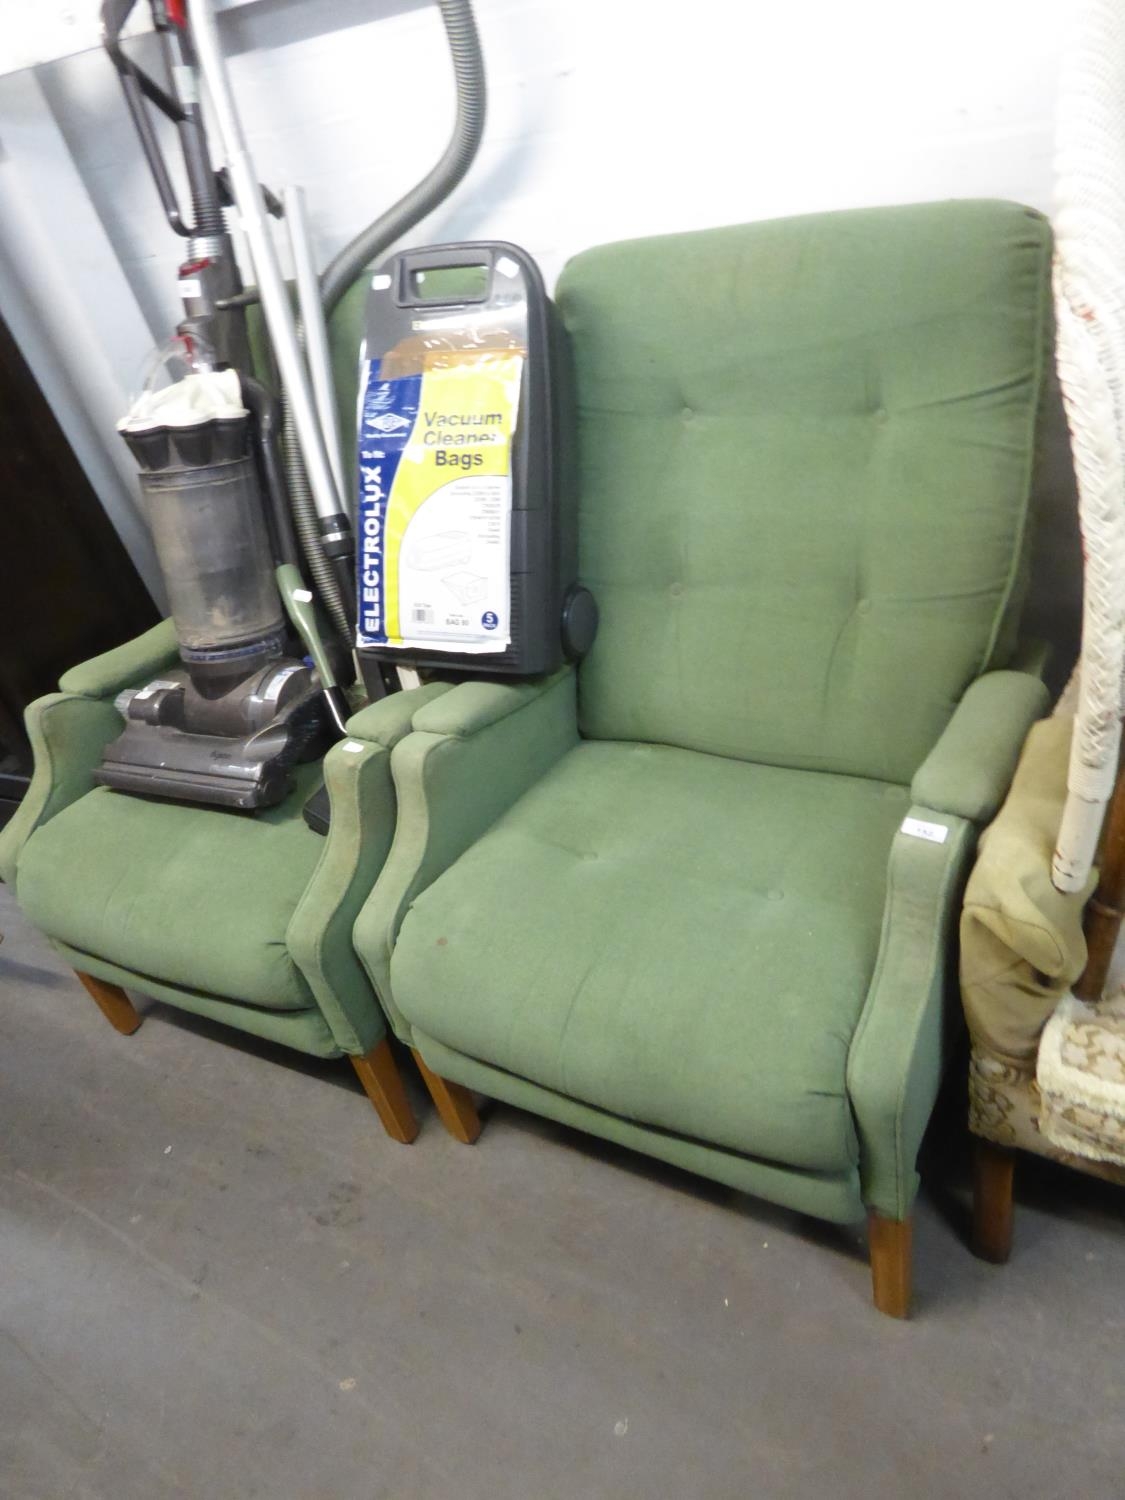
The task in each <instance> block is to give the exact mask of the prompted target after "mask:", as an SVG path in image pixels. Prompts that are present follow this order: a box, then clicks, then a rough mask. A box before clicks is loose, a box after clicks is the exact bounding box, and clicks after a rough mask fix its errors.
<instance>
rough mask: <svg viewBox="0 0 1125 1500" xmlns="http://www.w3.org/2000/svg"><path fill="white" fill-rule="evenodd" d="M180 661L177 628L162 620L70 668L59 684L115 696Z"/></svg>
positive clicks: (66, 690) (87, 693) (84, 694)
mask: <svg viewBox="0 0 1125 1500" xmlns="http://www.w3.org/2000/svg"><path fill="white" fill-rule="evenodd" d="M177 661H179V650H178V648H177V645H176V631H175V627H174V626H173V624H172V622H171V620H161V622H160V624H159V625H154V626H153V627H152V629H151V630H146V631H145V633H144V635H139V636H137V638H136V639H135V640H132V641H126V642H125V644H124V645H123V646H115V647H114V649H113V650H112V651H103V652H102V654H101V656H94V657H91V658H90V660H89V661H84V662H80V663H79V664H78V666H76V667H71V668H70V670H69V671H68V672H64V673H63V674H62V676H61V677H60V678H59V687H60V688H61V689H62V690H63V692H64V693H78V694H79V695H80V696H81V697H83V698H115V697H116V696H117V694H118V693H120V692H121V691H122V689H123V688H127V687H141V686H143V685H144V683H146V682H148V681H149V680H150V679H151V678H153V677H155V676H156V674H157V673H158V672H162V671H164V669H165V668H166V667H171V666H174V665H175V663H176V662H177Z"/></svg>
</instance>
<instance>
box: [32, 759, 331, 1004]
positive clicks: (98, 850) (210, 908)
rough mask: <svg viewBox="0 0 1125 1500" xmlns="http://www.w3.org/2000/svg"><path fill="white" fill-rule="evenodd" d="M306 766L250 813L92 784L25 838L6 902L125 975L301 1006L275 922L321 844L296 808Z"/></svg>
mask: <svg viewBox="0 0 1125 1500" xmlns="http://www.w3.org/2000/svg"><path fill="white" fill-rule="evenodd" d="M319 776H320V767H319V766H318V765H316V764H313V765H310V766H302V767H300V768H299V770H298V774H297V776H296V786H295V789H294V791H293V792H291V793H290V795H289V796H288V797H287V798H286V800H285V801H284V802H283V803H281V805H280V806H278V807H271V808H269V809H267V810H265V811H263V812H260V813H256V814H254V815H253V816H243V815H239V814H234V815H232V814H230V813H229V812H226V811H223V810H220V809H217V808H207V807H191V806H188V805H186V804H184V803H176V802H156V801H149V800H148V799H145V798H141V797H130V796H127V795H125V794H123V793H120V792H114V791H111V790H110V789H109V788H108V787H96V788H95V789H94V790H93V791H92V792H89V793H87V795H86V796H84V797H81V798H79V800H78V801H77V802H74V803H72V804H71V806H70V807H67V808H64V809H63V811H62V812H61V813H59V814H58V815H57V816H56V817H54V818H52V819H51V820H50V822H49V823H47V824H45V825H44V826H43V827H42V828H40V829H39V830H38V831H37V832H36V833H35V835H34V836H33V837H32V838H31V839H29V840H28V843H27V845H26V847H25V849H24V851H23V854H22V856H21V857H20V862H19V870H18V873H17V876H16V894H17V895H18V897H19V900H20V904H21V905H22V906H23V908H24V910H25V911H26V912H27V914H28V916H29V917H30V918H31V920H32V921H33V922H34V923H36V925H37V926H39V927H41V928H42V929H43V931H44V932H46V933H48V934H49V935H50V936H51V937H53V938H59V939H61V940H62V941H63V942H65V943H67V944H68V945H69V946H70V947H72V948H78V949H80V950H81V951H82V952H84V953H95V954H97V955H98V956H99V957H101V958H104V959H106V960H108V961H109V962H111V963H115V964H118V965H120V966H121V967H122V968H127V969H130V970H132V971H133V972H134V973H136V974H138V975H146V976H150V977H152V978H156V979H162V980H164V981H166V982H168V983H171V984H178V985H182V986H184V987H185V988H187V989H195V990H201V991H203V992H204V993H207V994H212V995H219V996H224V995H225V996H229V997H232V998H237V999H239V1000H242V1001H246V1002H249V1003H250V1004H253V1005H260V1006H265V1007H268V1008H269V1009H273V1010H305V1009H307V1008H308V1007H309V1006H311V1005H312V1004H313V1003H314V1002H313V997H312V993H311V991H310V990H309V987H308V985H307V984H306V983H305V981H304V979H303V978H302V976H301V974H300V972H299V970H298V969H297V967H296V965H295V964H294V962H293V960H292V957H291V956H290V954H289V951H288V949H287V947H286V944H285V929H286V927H287V926H288V924H289V919H290V917H291V916H292V914H293V911H294V909H295V908H296V906H297V903H298V901H299V900H300V899H301V897H302V895H303V894H304V891H305V888H306V886H307V885H308V883H309V880H310V878H311V876H312V872H313V869H314V868H315V866H316V863H317V861H318V859H319V858H320V855H321V851H322V849H323V841H322V840H321V839H320V837H319V836H318V835H317V834H315V833H314V832H313V831H312V829H310V828H309V827H308V826H307V825H306V823H305V822H304V820H303V818H302V817H301V808H302V805H303V803H304V801H305V798H306V797H307V796H308V795H309V793H310V792H311V790H312V788H313V787H314V786H315V785H316V782H317V781H318V780H319ZM140 987H141V988H143V985H141V986H140Z"/></svg>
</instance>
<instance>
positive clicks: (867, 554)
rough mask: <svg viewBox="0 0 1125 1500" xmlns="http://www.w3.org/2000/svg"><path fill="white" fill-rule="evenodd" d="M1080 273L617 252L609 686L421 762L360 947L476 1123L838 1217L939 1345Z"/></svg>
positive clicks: (537, 694) (1041, 700) (876, 233)
mask: <svg viewBox="0 0 1125 1500" xmlns="http://www.w3.org/2000/svg"><path fill="white" fill-rule="evenodd" d="M1050 254H1051V247H1050V235H1049V230H1048V226H1047V224H1046V223H1045V221H1044V220H1043V219H1042V218H1041V217H1040V216H1039V215H1037V214H1035V213H1033V212H1031V211H1030V210H1027V209H1024V208H1021V207H1018V206H1016V205H1012V204H1005V203H977V202H968V203H957V204H934V205H926V206H919V207H910V208H899V209H885V210H873V211H862V212H849V213H840V214H831V215H822V216H816V217H810V218H805V219H797V220H789V221H778V222H775V223H765V224H759V225H753V226H748V227H744V228H731V229H724V230H717V231H709V232H704V233H695V234H688V235H680V236H675V237H671V238H662V239H653V240H649V241H639V242H634V243H629V244H622V245H614V246H608V247H604V248H601V249H598V250H593V251H590V252H587V253H586V254H584V255H582V256H580V257H578V259H577V260H575V261H574V262H572V263H571V265H570V266H569V267H568V268H567V270H566V272H565V273H564V276H563V279H562V282H561V285H560V289H559V293H558V302H559V306H560V309H561V311H562V315H563V319H564V322H565V324H566V326H567V328H568V330H569V333H570V337H571V341H572V344H573V348H574V355H575V365H576V375H577V393H578V407H579V426H578V457H579V469H580V503H581V524H580V539H581V543H580V544H581V572H582V577H583V580H584V582H586V583H587V584H588V585H589V586H590V587H591V588H592V589H593V591H594V593H595V595H596V597H597V599H598V601H599V605H600V609H601V627H600V631H599V635H598V638H597V641H596V643H595V645H594V647H593V649H592V651H591V653H590V655H589V656H588V657H587V658H586V659H585V660H584V661H583V662H582V663H581V665H580V666H578V667H577V668H575V669H567V670H564V671H562V672H560V673H559V674H557V675H556V676H554V677H551V678H550V679H547V680H544V681H540V682H536V683H531V684H522V685H502V684H496V683H484V682H474V683H462V684H459V685H458V686H456V687H454V688H453V689H452V690H451V691H449V692H448V693H446V694H445V695H443V696H442V697H441V698H440V699H439V700H437V701H434V702H430V703H427V704H425V705H423V706H421V707H419V708H418V709H417V710H416V711H415V712H414V714H413V718H412V731H411V732H410V733H409V734H407V735H405V736H404V737H403V738H402V739H401V740H399V742H398V743H397V744H396V745H395V747H394V749H393V750H392V752H391V768H392V772H393V776H394V782H395V787H396V792H397V798H398V822H397V828H396V833H395V839H394V844H393V847H392V850H391V853H390V855H389V857H388V859H387V862H386V864H385V865H384V867H383V871H382V873H381V875H380V876H379V878H378V880H377V882H376V884H375V887H374V890H373V891H372V893H371V896H370V898H369V899H368V900H367V902H366V903H365V904H364V906H363V908H362V910H361V912H360V914H359V917H358V919H357V921H356V924H355V934H354V935H355V943H356V947H357V950H358V952H359V954H360V956H361V957H362V959H363V962H364V964H365V966H366V968H367V970H368V973H369V974H370V976H371V979H372V982H373V984H374V985H375V987H376V989H377V990H378V992H379V993H380V995H381V997H382V999H383V1002H384V1006H385V1008H386V1010H387V1013H388V1015H389V1017H390V1019H391V1022H392V1025H393V1026H394V1028H395V1029H396V1031H397V1032H398V1034H399V1036H400V1037H401V1038H402V1039H403V1040H404V1041H405V1042H406V1043H407V1044H408V1045H409V1046H410V1047H412V1048H413V1049H414V1051H415V1054H416V1055H417V1057H418V1059H419V1062H420V1064H421V1067H422V1071H423V1076H424V1077H425V1079H426V1081H427V1084H428V1085H429V1087H430V1090H431V1093H432V1094H433V1096H434V1100H435V1102H436V1104H437V1107H438V1109H439V1112H440V1113H441V1115H442V1118H443V1119H444V1120H445V1122H446V1124H447V1125H448V1126H449V1128H450V1129H451V1130H452V1131H453V1132H454V1134H456V1135H457V1136H459V1138H460V1139H462V1140H466V1141H469V1140H473V1139H475V1137H476V1134H477V1133H478V1131H479V1128H480V1126H479V1121H478V1120H477V1118H476V1114H475V1109H474V1102H473V1098H472V1093H471V1091H477V1092H480V1093H484V1094H488V1095H492V1096H495V1097H497V1098H500V1099H504V1100H507V1101H509V1102H510V1103H512V1104H515V1105H517V1106H520V1107H523V1108H526V1109H529V1110H533V1111H536V1112H538V1113H541V1114H543V1115H546V1116H549V1117H551V1118H554V1119H556V1120H560V1121H563V1122H565V1123H568V1124H571V1125H573V1126H576V1127H578V1128H579V1129H582V1130H585V1131H589V1132H591V1133H593V1134H595V1135H599V1136H603V1137H605V1138H607V1139H609V1140H612V1141H615V1142H618V1143H621V1144H624V1145H627V1146H630V1147H633V1148H635V1149H637V1150H640V1151H645V1152H648V1153H649V1154H651V1155H653V1156H656V1157H659V1158H662V1159H663V1160H665V1161H669V1162H673V1163H675V1164H677V1165H679V1166H682V1167H686V1168H688V1169H689V1170H692V1171H695V1172H699V1173H701V1174H703V1175H705V1176H708V1177H711V1178H714V1179H716V1180H718V1181H720V1182H723V1183H726V1184H729V1185H731V1186H733V1187H736V1188H739V1189H742V1190H745V1191H747V1192H749V1193H754V1194H758V1195H760V1196H762V1197H765V1198H768V1199H772V1200H773V1201H775V1202H777V1203H780V1204H784V1205H787V1206H789V1207H792V1208H794V1209H797V1210H799V1211H802V1212H806V1213H809V1214H813V1215H816V1216H819V1217H822V1218H824V1219H828V1220H835V1221H850V1220H853V1219H855V1218H858V1217H860V1216H862V1214H863V1212H864V1210H865V1209H866V1210H867V1212H868V1214H869V1217H870V1226H871V1232H870V1240H871V1258H872V1271H873V1280H874V1293H875V1301H876V1303H877V1305H878V1306H879V1307H880V1308H882V1309H883V1310H884V1311H886V1312H889V1313H893V1314H896V1315H904V1314H905V1312H906V1311H907V1306H908V1302H909V1294H910V1215H911V1205H912V1202H913V1199H914V1196H915V1192H916V1187H917V1175H916V1171H915V1159H916V1156H917V1152H918V1147H919V1144H920V1141H921V1138H922V1133H923V1131H924V1129H925V1126H926V1123H927V1121H928V1118H929V1115H930V1112H931V1109H932V1105H933V1102H934V1097H935V1093H936V1090H937V1087H938V1083H939V1080H940V1076H941V1072H942V1066H943V1063H944V1060H945V1058H946V1055H947V1049H948V1046H949V1040H950V1036H951V1034H952V1031H953V1027H954V1025H955V1024H956V1018H957V1016H958V1013H959V1005H958V1001H957V990H956V980H957V970H956V953H955V934H956V924H957V915H958V908H959V902H960V897H961V890H962V885H963V881H964V878H965V874H966V869H967V864H968V862H969V860H970V858H971V855H972V851H973V848H974V844H975V839H976V833H977V829H978V828H979V826H980V825H981V824H982V823H984V822H986V821H987V820H988V819H989V818H991V817H992V815H993V814H994V812H995V811H996V808H997V807H998V806H999V804H1000V802H1001V800H1002V798H1003V796H1004V792H1005V790H1006V787H1007V785H1008V782H1009V779H1010V777H1011V774H1012V771H1013V769H1014V766H1015V763H1016V759H1017V757H1018V753H1019V748H1020V745H1021V743H1022V741H1023V738H1024V735H1025V734H1026V732H1027V728H1028V726H1029V724H1030V723H1031V722H1032V721H1033V720H1034V719H1036V718H1037V717H1038V716H1039V715H1040V714H1041V713H1042V712H1043V711H1044V709H1045V707H1046V703H1047V694H1046V690H1045V689H1044V687H1043V685H1042V683H1041V682H1040V681H1039V680H1038V678H1037V677H1035V676H1033V675H1030V674H1025V673H1022V672H1019V671H1013V670H1008V669H1007V668H1008V666H1009V664H1010V662H1011V661H1012V659H1013V652H1014V647H1015V642H1016V638H1017V628H1018V619H1019V609H1020V600H1021V592H1022V578H1023V574H1024V559H1025V555H1026V541H1027V537H1026V533H1027V530H1028V513H1029V492H1030V487H1031V475H1032V467H1033V456H1034V449H1035V441H1036V429H1037V414H1038V409H1039V406H1040V401H1041V397H1042V395H1043V391H1044V383H1045V376H1046V366H1047V360H1048V353H1049V340H1050V324H1049V316H1050V314H1049V308H1050V298H1049V288H1050Z"/></svg>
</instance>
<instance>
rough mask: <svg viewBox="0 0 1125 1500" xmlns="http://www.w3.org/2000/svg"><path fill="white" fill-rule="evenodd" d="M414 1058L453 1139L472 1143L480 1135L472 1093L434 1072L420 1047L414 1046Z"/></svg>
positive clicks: (465, 1143) (466, 1143)
mask: <svg viewBox="0 0 1125 1500" xmlns="http://www.w3.org/2000/svg"><path fill="white" fill-rule="evenodd" d="M414 1061H415V1062H416V1063H417V1064H418V1071H419V1073H421V1075H422V1078H423V1080H424V1081H425V1084H426V1087H427V1088H428V1089H429V1091H430V1098H431V1099H432V1100H433V1101H434V1104H435V1105H436V1107H437V1112H438V1114H439V1115H440V1117H441V1123H442V1124H443V1125H444V1126H445V1128H446V1130H448V1131H449V1133H450V1135H451V1136H452V1137H453V1139H454V1140H456V1141H461V1142H462V1144H463V1145H466V1146H471V1145H472V1144H473V1142H474V1141H475V1140H476V1138H477V1136H478V1135H480V1116H479V1115H478V1114H477V1107H476V1105H475V1104H474V1103H473V1096H472V1094H470V1093H469V1091H468V1089H466V1088H462V1087H461V1085H460V1084H459V1083H450V1081H449V1079H448V1078H439V1077H438V1075H437V1074H436V1073H431V1072H430V1070H429V1068H427V1067H426V1064H425V1063H424V1062H423V1061H422V1054H421V1053H420V1052H419V1051H417V1049H414Z"/></svg>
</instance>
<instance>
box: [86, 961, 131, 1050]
mask: <svg viewBox="0 0 1125 1500" xmlns="http://www.w3.org/2000/svg"><path fill="white" fill-rule="evenodd" d="M74 972H75V973H76V974H77V975H78V977H79V979H81V981H82V983H83V986H84V987H85V989H86V993H87V994H88V995H90V996H92V997H93V1001H94V1004H95V1005H96V1006H97V1007H98V1009H99V1010H100V1011H101V1013H102V1015H103V1016H104V1017H105V1018H106V1020H107V1021H108V1022H109V1024H110V1025H111V1026H112V1027H113V1029H114V1031H119V1032H120V1033H121V1035H122V1036H132V1035H133V1032H134V1031H136V1029H137V1027H138V1026H139V1025H140V1024H141V1017H140V1016H139V1015H138V1014H137V1011H136V1010H135V1008H134V1006H133V1002H132V1001H131V1000H130V999H129V996H128V995H127V994H126V993H125V991H124V990H123V989H122V988H121V986H120V985H119V984H107V983H106V981H105V980H104V979H95V978H94V976H93V975H92V974H83V972H82V970H81V969H75V971H74Z"/></svg>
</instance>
